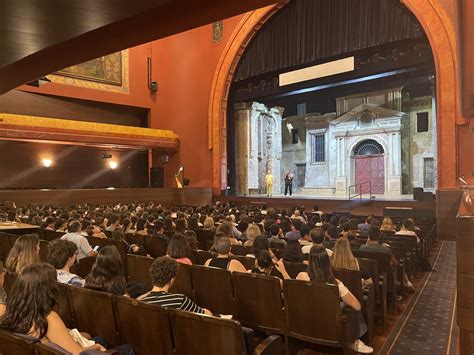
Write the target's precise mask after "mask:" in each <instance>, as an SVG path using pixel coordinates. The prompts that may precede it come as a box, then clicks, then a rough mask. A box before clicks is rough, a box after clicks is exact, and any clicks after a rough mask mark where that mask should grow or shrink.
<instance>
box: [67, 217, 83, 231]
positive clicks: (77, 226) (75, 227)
mask: <svg viewBox="0 0 474 355" xmlns="http://www.w3.org/2000/svg"><path fill="white" fill-rule="evenodd" d="M81 227H82V225H81V222H79V221H76V220H74V221H72V222H71V223H69V226H68V227H67V231H68V232H69V233H79V232H80V231H81Z"/></svg>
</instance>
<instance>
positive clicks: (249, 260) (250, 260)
mask: <svg viewBox="0 0 474 355" xmlns="http://www.w3.org/2000/svg"><path fill="white" fill-rule="evenodd" d="M231 259H235V260H238V261H240V262H241V263H242V265H243V266H244V267H245V268H246V269H247V270H251V269H253V268H254V267H255V260H256V259H255V258H254V257H252V256H243V255H233V256H232V257H231Z"/></svg>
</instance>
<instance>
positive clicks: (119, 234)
mask: <svg viewBox="0 0 474 355" xmlns="http://www.w3.org/2000/svg"><path fill="white" fill-rule="evenodd" d="M112 239H115V240H124V239H125V232H124V230H123V228H122V227H116V228H115V229H114V230H113V232H112Z"/></svg>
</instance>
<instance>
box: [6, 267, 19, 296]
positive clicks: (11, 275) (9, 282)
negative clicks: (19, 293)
mask: <svg viewBox="0 0 474 355" xmlns="http://www.w3.org/2000/svg"><path fill="white" fill-rule="evenodd" d="M17 277H18V274H17V273H15V272H10V271H7V272H6V273H5V275H4V279H3V288H4V289H5V292H6V293H7V295H11V292H12V288H13V284H14V283H15V280H16V278H17Z"/></svg>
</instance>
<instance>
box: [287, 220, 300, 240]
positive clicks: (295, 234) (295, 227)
mask: <svg viewBox="0 0 474 355" xmlns="http://www.w3.org/2000/svg"><path fill="white" fill-rule="evenodd" d="M301 226H302V223H301V221H300V220H299V219H292V220H291V230H290V231H289V232H288V233H286V234H285V238H286V239H288V240H290V239H292V240H299V239H300V238H301V233H300V229H301Z"/></svg>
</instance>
